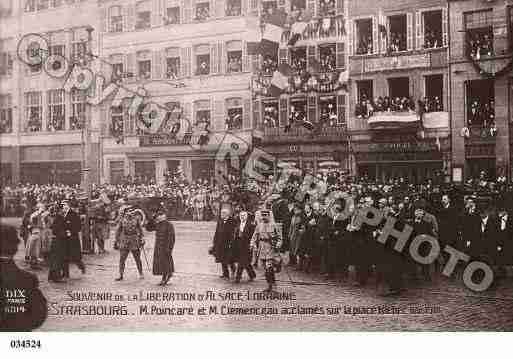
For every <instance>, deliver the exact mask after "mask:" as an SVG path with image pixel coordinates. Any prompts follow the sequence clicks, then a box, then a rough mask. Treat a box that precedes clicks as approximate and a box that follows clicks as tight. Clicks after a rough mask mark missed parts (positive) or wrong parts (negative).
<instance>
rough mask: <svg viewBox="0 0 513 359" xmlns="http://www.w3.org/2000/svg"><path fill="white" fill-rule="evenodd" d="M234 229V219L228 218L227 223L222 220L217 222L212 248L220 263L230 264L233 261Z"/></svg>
mask: <svg viewBox="0 0 513 359" xmlns="http://www.w3.org/2000/svg"><path fill="white" fill-rule="evenodd" d="M234 228H235V222H234V220H233V218H228V219H227V220H226V221H223V220H222V219H220V220H219V221H218V222H217V226H216V232H215V234H214V243H213V246H212V248H213V254H214V257H215V258H216V262H218V263H229V262H230V260H231V252H230V246H231V241H232V236H233V231H234Z"/></svg>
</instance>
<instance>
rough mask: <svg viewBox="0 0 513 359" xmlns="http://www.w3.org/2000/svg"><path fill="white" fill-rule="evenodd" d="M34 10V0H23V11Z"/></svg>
mask: <svg viewBox="0 0 513 359" xmlns="http://www.w3.org/2000/svg"><path fill="white" fill-rule="evenodd" d="M32 11H36V0H25V12H32Z"/></svg>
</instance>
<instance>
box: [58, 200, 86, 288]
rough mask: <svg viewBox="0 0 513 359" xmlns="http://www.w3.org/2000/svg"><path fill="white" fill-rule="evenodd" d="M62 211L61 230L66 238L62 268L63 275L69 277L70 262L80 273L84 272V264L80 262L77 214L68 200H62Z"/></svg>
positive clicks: (79, 224)
mask: <svg viewBox="0 0 513 359" xmlns="http://www.w3.org/2000/svg"><path fill="white" fill-rule="evenodd" d="M62 211H63V215H64V226H63V231H64V235H65V238H66V240H67V244H66V256H65V259H64V264H63V268H64V277H65V278H69V264H70V263H75V264H76V265H77V267H78V268H79V269H80V270H81V271H82V274H85V265H84V263H83V262H82V249H81V246H80V239H79V236H78V234H79V232H80V230H81V221H80V217H79V215H78V214H77V213H76V212H75V211H73V210H72V209H71V207H70V202H69V201H64V202H62Z"/></svg>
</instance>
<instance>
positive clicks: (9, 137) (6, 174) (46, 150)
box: [0, 0, 99, 184]
mask: <svg viewBox="0 0 513 359" xmlns="http://www.w3.org/2000/svg"><path fill="white" fill-rule="evenodd" d="M97 8H98V6H97V2H96V0H82V1H80V0H52V1H50V0H23V1H14V0H6V1H2V5H1V7H0V16H1V18H0V162H1V169H0V171H1V176H2V181H3V182H18V181H22V182H32V183H50V182H65V183H69V184H78V183H80V179H81V167H82V166H81V161H82V158H83V156H82V149H83V147H82V143H83V134H82V130H81V129H82V127H83V123H84V122H85V120H86V118H87V117H89V118H91V117H94V110H91V109H89V108H88V107H87V106H86V104H85V97H84V96H85V95H84V94H83V93H82V92H80V91H73V92H69V91H65V90H64V89H63V84H64V81H65V79H64V77H61V76H59V74H60V69H61V68H64V67H66V66H67V65H69V64H71V63H73V62H79V61H82V59H83V56H84V54H85V52H86V51H87V48H88V46H90V47H91V49H92V50H93V51H98V32H94V31H93V32H92V33H91V36H89V33H88V31H87V29H89V28H91V29H96V28H98V24H97V23H95V22H96V21H97V19H98V17H97V16H96V14H97ZM29 34H33V35H31V40H30V41H27V40H28V39H29V36H28V35H29ZM34 34H36V35H34ZM35 39H43V40H41V43H40V49H41V50H40V51H41V56H42V61H40V62H39V64H32V65H29V64H27V62H26V61H23V60H21V56H24V55H23V54H25V53H26V50H27V45H28V44H29V43H32V42H34V41H35ZM36 42H37V41H36ZM18 53H21V54H22V55H21V56H19V55H18ZM52 55H62V56H64V57H65V58H66V59H68V60H69V63H66V64H64V63H58V64H56V66H57V67H52V66H54V65H55V63H54V62H50V61H46V60H48V59H50V56H52ZM51 67H52V68H51ZM50 74H52V75H50ZM92 126H93V127H96V128H98V126H99V124H98V123H97V122H96V121H93V123H92ZM92 142H93V145H92V147H91V154H92V157H93V158H98V157H99V141H98V136H94V135H93V141H92ZM96 168H97V166H94V168H92V175H93V178H97V177H98V173H97V171H96Z"/></svg>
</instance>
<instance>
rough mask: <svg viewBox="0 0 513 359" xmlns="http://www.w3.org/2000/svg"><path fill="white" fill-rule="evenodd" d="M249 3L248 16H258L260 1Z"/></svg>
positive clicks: (250, 1) (253, 0) (249, 0)
mask: <svg viewBox="0 0 513 359" xmlns="http://www.w3.org/2000/svg"><path fill="white" fill-rule="evenodd" d="M247 1H248V2H249V14H248V15H253V16H255V15H258V12H259V6H260V1H259V0H247Z"/></svg>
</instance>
